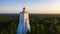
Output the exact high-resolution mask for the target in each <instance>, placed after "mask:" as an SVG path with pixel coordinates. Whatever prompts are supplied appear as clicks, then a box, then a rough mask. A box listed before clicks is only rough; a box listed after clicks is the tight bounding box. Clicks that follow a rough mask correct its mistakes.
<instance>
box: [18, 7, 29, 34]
mask: <svg viewBox="0 0 60 34" xmlns="http://www.w3.org/2000/svg"><path fill="white" fill-rule="evenodd" d="M28 31H30V24H29V13H28V12H27V11H26V8H25V7H24V8H23V10H22V12H20V20H19V24H18V28H17V34H26V33H27V32H28Z"/></svg>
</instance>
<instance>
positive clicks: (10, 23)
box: [0, 15, 60, 34]
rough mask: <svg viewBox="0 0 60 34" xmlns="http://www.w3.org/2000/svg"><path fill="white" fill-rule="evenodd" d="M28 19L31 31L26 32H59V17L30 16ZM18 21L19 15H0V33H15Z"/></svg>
mask: <svg viewBox="0 0 60 34" xmlns="http://www.w3.org/2000/svg"><path fill="white" fill-rule="evenodd" d="M15 16H16V15H15ZM29 20H30V21H29V22H30V26H31V32H27V34H60V18H59V17H49V18H44V17H38V16H36V17H35V16H34V17H33V16H30V17H29ZM18 23H19V15H18V16H17V17H14V16H12V17H11V16H9V17H4V16H0V34H16V30H17V27H18Z"/></svg>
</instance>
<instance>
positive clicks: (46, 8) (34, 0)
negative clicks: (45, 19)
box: [0, 0, 60, 14]
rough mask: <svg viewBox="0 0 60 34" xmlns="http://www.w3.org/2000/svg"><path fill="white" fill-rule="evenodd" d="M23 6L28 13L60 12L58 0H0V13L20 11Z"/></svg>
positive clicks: (59, 0) (59, 1)
mask: <svg viewBox="0 0 60 34" xmlns="http://www.w3.org/2000/svg"><path fill="white" fill-rule="evenodd" d="M24 6H25V7H26V10H27V11H28V12H29V13H37V14H44V13H45V14H49V13H51V14H60V0H0V13H20V12H21V11H22V10H23V9H22V8H23V7H24Z"/></svg>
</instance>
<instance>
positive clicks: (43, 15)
mask: <svg viewBox="0 0 60 34" xmlns="http://www.w3.org/2000/svg"><path fill="white" fill-rule="evenodd" d="M1 17H5V18H12V19H15V18H18V19H19V14H0V18H1ZM29 17H34V18H50V17H58V18H60V14H29Z"/></svg>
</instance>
